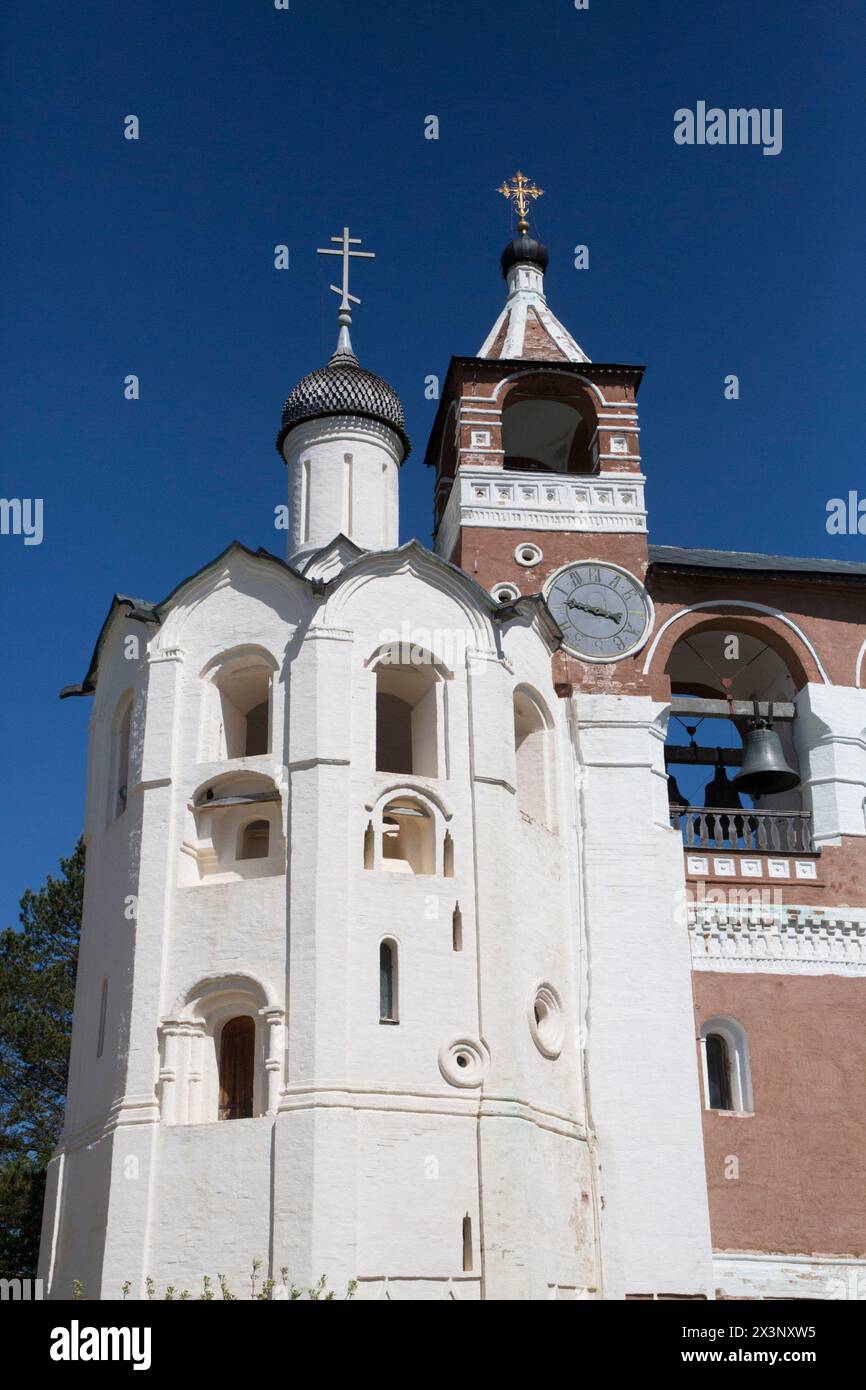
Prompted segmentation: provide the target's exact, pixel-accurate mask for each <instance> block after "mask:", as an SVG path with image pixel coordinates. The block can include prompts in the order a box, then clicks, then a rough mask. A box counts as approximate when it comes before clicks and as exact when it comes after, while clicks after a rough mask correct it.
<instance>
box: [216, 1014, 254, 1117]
mask: <svg viewBox="0 0 866 1390" xmlns="http://www.w3.org/2000/svg"><path fill="white" fill-rule="evenodd" d="M255 1058H256V1025H255V1021H254V1020H253V1019H252V1018H250V1017H248V1016H247V1015H241V1016H240V1017H238V1018H230V1019H229V1020H228V1022H227V1023H225V1024H224V1025H223V1029H222V1032H221V1034H220V1049H219V1119H221V1120H249V1119H251V1118H252V1114H253V1091H254V1084H255Z"/></svg>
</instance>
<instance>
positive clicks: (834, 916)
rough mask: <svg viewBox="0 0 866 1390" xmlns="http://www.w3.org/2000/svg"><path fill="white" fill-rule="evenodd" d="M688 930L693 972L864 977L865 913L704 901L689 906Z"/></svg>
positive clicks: (847, 909)
mask: <svg viewBox="0 0 866 1390" xmlns="http://www.w3.org/2000/svg"><path fill="white" fill-rule="evenodd" d="M736 891H738V890H730V889H726V890H724V892H725V896H726V897H727V898H730V897H731V896H732V892H736ZM756 891H757V893H758V894H760V890H745V892H744V898H746V899H747V898H748V897H749V894H750V893H754V892H756ZM688 926H689V940H690V942H691V950H692V969H693V970H716V971H719V972H721V973H723V974H728V973H734V974H754V973H764V974H770V975H854V976H858V977H866V908H852V907H788V906H783V907H776V906H764V905H762V904H761V905H757V904H754V903H753V902H742V903H737V904H731V903H716V902H710V901H706V902H700V903H697V904H692V903H690V904H689V906H688Z"/></svg>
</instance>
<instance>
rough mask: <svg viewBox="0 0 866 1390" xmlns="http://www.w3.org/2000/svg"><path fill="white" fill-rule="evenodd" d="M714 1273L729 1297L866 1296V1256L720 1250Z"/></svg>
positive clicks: (715, 1256) (715, 1257) (719, 1287)
mask: <svg viewBox="0 0 866 1390" xmlns="http://www.w3.org/2000/svg"><path fill="white" fill-rule="evenodd" d="M713 1275H714V1279H715V1286H716V1290H717V1292H718V1294H719V1295H721V1296H722V1297H725V1296H727V1297H728V1298H736V1299H741V1298H742V1299H763V1298H767V1299H773V1298H797V1299H799V1298H810V1299H811V1298H815V1299H828V1300H839V1299H846V1300H848V1299H850V1300H858V1299H859V1300H862V1299H866V1259H856V1258H852V1257H845V1256H844V1255H762V1254H755V1253H753V1252H751V1251H749V1252H745V1251H744V1252H743V1253H739V1252H736V1251H721V1250H717V1251H715V1252H714V1253H713ZM754 1320H755V1319H754V1318H753V1319H752V1321H754ZM735 1321H737V1319H735ZM739 1321H741V1322H745V1321H746V1319H745V1318H741V1319H739Z"/></svg>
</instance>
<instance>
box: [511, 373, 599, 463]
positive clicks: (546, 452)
mask: <svg viewBox="0 0 866 1390" xmlns="http://www.w3.org/2000/svg"><path fill="white" fill-rule="evenodd" d="M597 427H598V414H597V405H596V402H595V401H594V399H593V397H592V395H591V393H590V392H589V391H587V389H586V387H585V386H583V385H582V383H581V382H579V381H577V380H576V379H575V378H574V377H573V376H571V375H568V374H565V373H556V372H551V373H546V372H541V373H530V374H528V375H522V376H519V377H517V378H515V380H514V381H513V382H512V383H511V384H510V385H508V386H506V388H505V389H504V391H503V395H502V448H503V453H504V467H505V468H506V469H513V470H517V471H529V472H544V473H575V474H587V473H594V472H596V471H597V470H598V462H597V459H598V454H597V450H596V451H594V448H593V446H594V445H595V443H596V431H597Z"/></svg>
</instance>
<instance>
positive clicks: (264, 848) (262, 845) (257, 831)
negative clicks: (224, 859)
mask: <svg viewBox="0 0 866 1390" xmlns="http://www.w3.org/2000/svg"><path fill="white" fill-rule="evenodd" d="M270 842H271V827H270V825H269V824H268V822H267V821H266V820H254V821H250V823H249V825H245V826H244V827H243V828H242V830H241V833H240V837H239V844H238V859H267V857H268V855H269V853H270Z"/></svg>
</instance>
